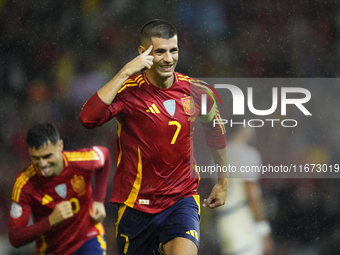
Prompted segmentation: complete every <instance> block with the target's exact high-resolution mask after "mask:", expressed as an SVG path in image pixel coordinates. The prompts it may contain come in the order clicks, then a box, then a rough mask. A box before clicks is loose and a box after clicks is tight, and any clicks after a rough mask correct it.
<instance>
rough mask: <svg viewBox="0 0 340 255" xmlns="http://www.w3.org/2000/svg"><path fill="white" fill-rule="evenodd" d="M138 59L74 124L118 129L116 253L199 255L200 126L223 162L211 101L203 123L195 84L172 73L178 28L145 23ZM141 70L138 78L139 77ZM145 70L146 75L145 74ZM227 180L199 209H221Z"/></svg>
mask: <svg viewBox="0 0 340 255" xmlns="http://www.w3.org/2000/svg"><path fill="white" fill-rule="evenodd" d="M140 39H141V45H140V46H139V48H138V51H139V56H137V57H136V58H135V59H133V60H132V61H130V62H129V63H128V64H126V65H125V66H124V67H123V68H122V69H121V70H120V71H119V72H118V74H117V75H116V76H115V77H114V78H113V79H112V80H111V81H110V82H108V83H107V84H106V85H105V86H103V87H102V88H101V89H100V90H99V91H98V92H97V93H95V94H94V95H93V96H92V97H91V98H90V99H89V100H88V101H87V102H86V104H85V105H84V107H83V109H82V111H81V113H80V122H81V123H82V124H83V125H84V126H85V127H87V128H95V127H97V126H100V125H102V124H104V123H106V122H108V121H110V120H111V119H112V118H114V117H115V118H116V120H117V122H118V131H117V155H116V160H117V170H116V172H115V175H114V180H113V186H114V190H113V193H112V197H111V200H110V201H111V202H112V203H118V204H120V207H119V211H118V221H117V243H118V249H119V254H134V255H135V254H153V252H155V250H157V249H158V248H159V249H160V250H161V251H162V252H164V253H165V254H166V255H170V254H176V255H181V254H185V255H192V254H197V252H198V245H199V221H200V214H199V213H200V202H199V196H198V195H197V187H198V182H199V177H198V174H197V172H195V166H196V163H195V159H194V158H193V142H192V136H193V132H194V124H195V122H196V120H197V119H200V121H201V122H202V124H203V125H204V128H205V131H206V141H207V144H208V146H209V147H210V148H211V152H212V155H213V157H214V159H215V162H216V163H218V164H219V165H221V166H224V165H227V162H226V139H225V130H224V127H223V125H216V127H214V126H213V124H212V121H213V120H214V119H215V118H217V119H219V113H218V109H217V106H216V104H215V103H214V100H213V99H212V98H211V97H209V96H208V100H207V114H206V115H203V116H201V115H200V111H201V95H202V94H206V91H207V90H209V89H208V87H207V86H205V85H204V84H202V83H201V82H200V81H197V80H195V79H192V78H190V77H188V76H186V75H183V74H180V73H177V72H174V70H175V67H176V64H177V61H178V43H177V32H176V29H175V28H174V27H173V26H172V25H171V24H170V23H168V22H166V21H163V20H151V21H149V22H147V23H146V24H145V25H144V26H143V27H142V29H141V32H140ZM141 71H142V73H140V72H141ZM144 71H145V72H144ZM227 190H228V179H227V178H222V177H221V178H220V179H219V181H218V183H217V184H216V185H215V186H214V187H213V189H212V192H211V194H210V196H209V197H208V198H207V199H205V200H204V203H203V206H208V207H210V208H214V207H217V206H220V205H223V204H224V202H225V199H226V196H227Z"/></svg>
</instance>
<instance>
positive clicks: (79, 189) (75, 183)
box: [71, 175, 86, 197]
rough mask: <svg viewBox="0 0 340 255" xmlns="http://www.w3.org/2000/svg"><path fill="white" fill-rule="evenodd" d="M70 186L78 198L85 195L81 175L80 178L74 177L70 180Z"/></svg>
mask: <svg viewBox="0 0 340 255" xmlns="http://www.w3.org/2000/svg"><path fill="white" fill-rule="evenodd" d="M71 184H72V187H73V190H74V192H76V193H78V196H79V197H80V196H82V195H84V194H85V187H86V185H85V180H84V177H83V176H82V175H80V176H77V175H74V178H73V179H71Z"/></svg>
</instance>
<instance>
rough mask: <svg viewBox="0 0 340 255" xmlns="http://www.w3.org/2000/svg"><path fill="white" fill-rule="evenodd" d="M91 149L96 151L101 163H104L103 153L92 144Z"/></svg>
mask: <svg viewBox="0 0 340 255" xmlns="http://www.w3.org/2000/svg"><path fill="white" fill-rule="evenodd" d="M93 150H95V151H96V152H97V153H98V155H99V157H100V159H101V163H102V165H104V163H105V157H104V153H103V152H102V151H101V150H100V149H99V148H98V147H97V146H93Z"/></svg>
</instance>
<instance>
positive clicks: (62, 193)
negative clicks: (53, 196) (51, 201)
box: [54, 183, 67, 198]
mask: <svg viewBox="0 0 340 255" xmlns="http://www.w3.org/2000/svg"><path fill="white" fill-rule="evenodd" d="M54 190H55V192H57V194H58V195H59V196H60V197H62V198H65V197H66V194H67V188H66V184H65V183H62V184H59V185H57V186H55V187H54Z"/></svg>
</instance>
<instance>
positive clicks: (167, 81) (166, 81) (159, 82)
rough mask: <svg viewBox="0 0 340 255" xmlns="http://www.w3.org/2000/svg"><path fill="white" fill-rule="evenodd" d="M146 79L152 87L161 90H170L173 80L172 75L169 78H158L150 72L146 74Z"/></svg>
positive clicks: (173, 76)
mask: <svg viewBox="0 0 340 255" xmlns="http://www.w3.org/2000/svg"><path fill="white" fill-rule="evenodd" d="M146 77H147V78H148V80H149V81H150V82H151V83H152V84H153V85H155V86H156V87H158V88H161V89H167V88H170V87H171V86H172V84H173V83H174V79H175V75H174V74H172V75H171V77H159V76H158V75H154V74H153V73H152V72H146Z"/></svg>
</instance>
